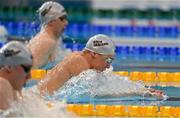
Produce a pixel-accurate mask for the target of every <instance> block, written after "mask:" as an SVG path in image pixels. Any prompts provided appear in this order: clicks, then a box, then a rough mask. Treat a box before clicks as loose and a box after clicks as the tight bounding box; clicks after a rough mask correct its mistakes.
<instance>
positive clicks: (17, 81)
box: [9, 65, 31, 90]
mask: <svg viewBox="0 0 180 118" xmlns="http://www.w3.org/2000/svg"><path fill="white" fill-rule="evenodd" d="M30 68H31V66H27V65H20V66H15V67H9V77H10V78H12V84H13V85H12V86H13V88H14V89H15V90H21V89H22V87H23V86H24V84H25V83H26V82H27V80H28V79H29V78H30Z"/></svg>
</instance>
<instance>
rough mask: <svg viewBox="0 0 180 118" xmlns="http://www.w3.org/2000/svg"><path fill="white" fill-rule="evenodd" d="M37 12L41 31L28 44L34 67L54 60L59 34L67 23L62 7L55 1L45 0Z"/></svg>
mask: <svg viewBox="0 0 180 118" xmlns="http://www.w3.org/2000/svg"><path fill="white" fill-rule="evenodd" d="M38 13H39V19H40V21H41V31H40V32H39V33H38V34H37V35H36V36H35V37H34V38H32V39H31V40H30V42H29V44H28V48H29V49H30V50H31V52H32V55H33V57H34V60H33V67H34V68H40V67H42V66H44V65H46V64H47V63H49V62H52V61H54V60H55V58H56V56H57V49H58V47H59V46H60V44H59V42H60V36H61V35H62V33H63V32H64V30H65V28H66V26H67V25H68V21H67V13H66V11H65V9H64V7H63V6H62V5H61V4H59V3H57V2H55V1H48V2H45V3H44V4H43V5H42V6H41V7H40V8H39V9H38Z"/></svg>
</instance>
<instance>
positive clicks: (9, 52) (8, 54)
mask: <svg viewBox="0 0 180 118" xmlns="http://www.w3.org/2000/svg"><path fill="white" fill-rule="evenodd" d="M20 52H21V51H20V50H13V49H11V50H9V49H7V50H5V51H4V56H5V57H11V56H14V55H17V54H19V53H20Z"/></svg>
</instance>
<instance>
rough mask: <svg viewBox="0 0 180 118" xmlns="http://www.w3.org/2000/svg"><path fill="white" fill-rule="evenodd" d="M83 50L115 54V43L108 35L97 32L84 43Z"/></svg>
mask: <svg viewBox="0 0 180 118" xmlns="http://www.w3.org/2000/svg"><path fill="white" fill-rule="evenodd" d="M85 50H89V51H92V52H95V53H98V54H102V55H115V45H114V43H113V41H112V40H111V39H110V37H108V36H106V35H104V34H97V35H95V36H93V37H91V38H90V39H89V41H88V42H87V43H86V47H85Z"/></svg>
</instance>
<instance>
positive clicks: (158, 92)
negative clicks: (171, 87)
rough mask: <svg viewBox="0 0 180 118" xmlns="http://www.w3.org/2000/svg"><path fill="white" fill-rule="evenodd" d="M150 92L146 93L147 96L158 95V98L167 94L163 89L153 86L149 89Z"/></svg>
mask: <svg viewBox="0 0 180 118" xmlns="http://www.w3.org/2000/svg"><path fill="white" fill-rule="evenodd" d="M147 90H148V92H147V93H146V94H145V96H151V97H157V98H158V99H163V98H164V96H165V94H164V92H163V91H161V90H156V89H152V88H148V89H147Z"/></svg>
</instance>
